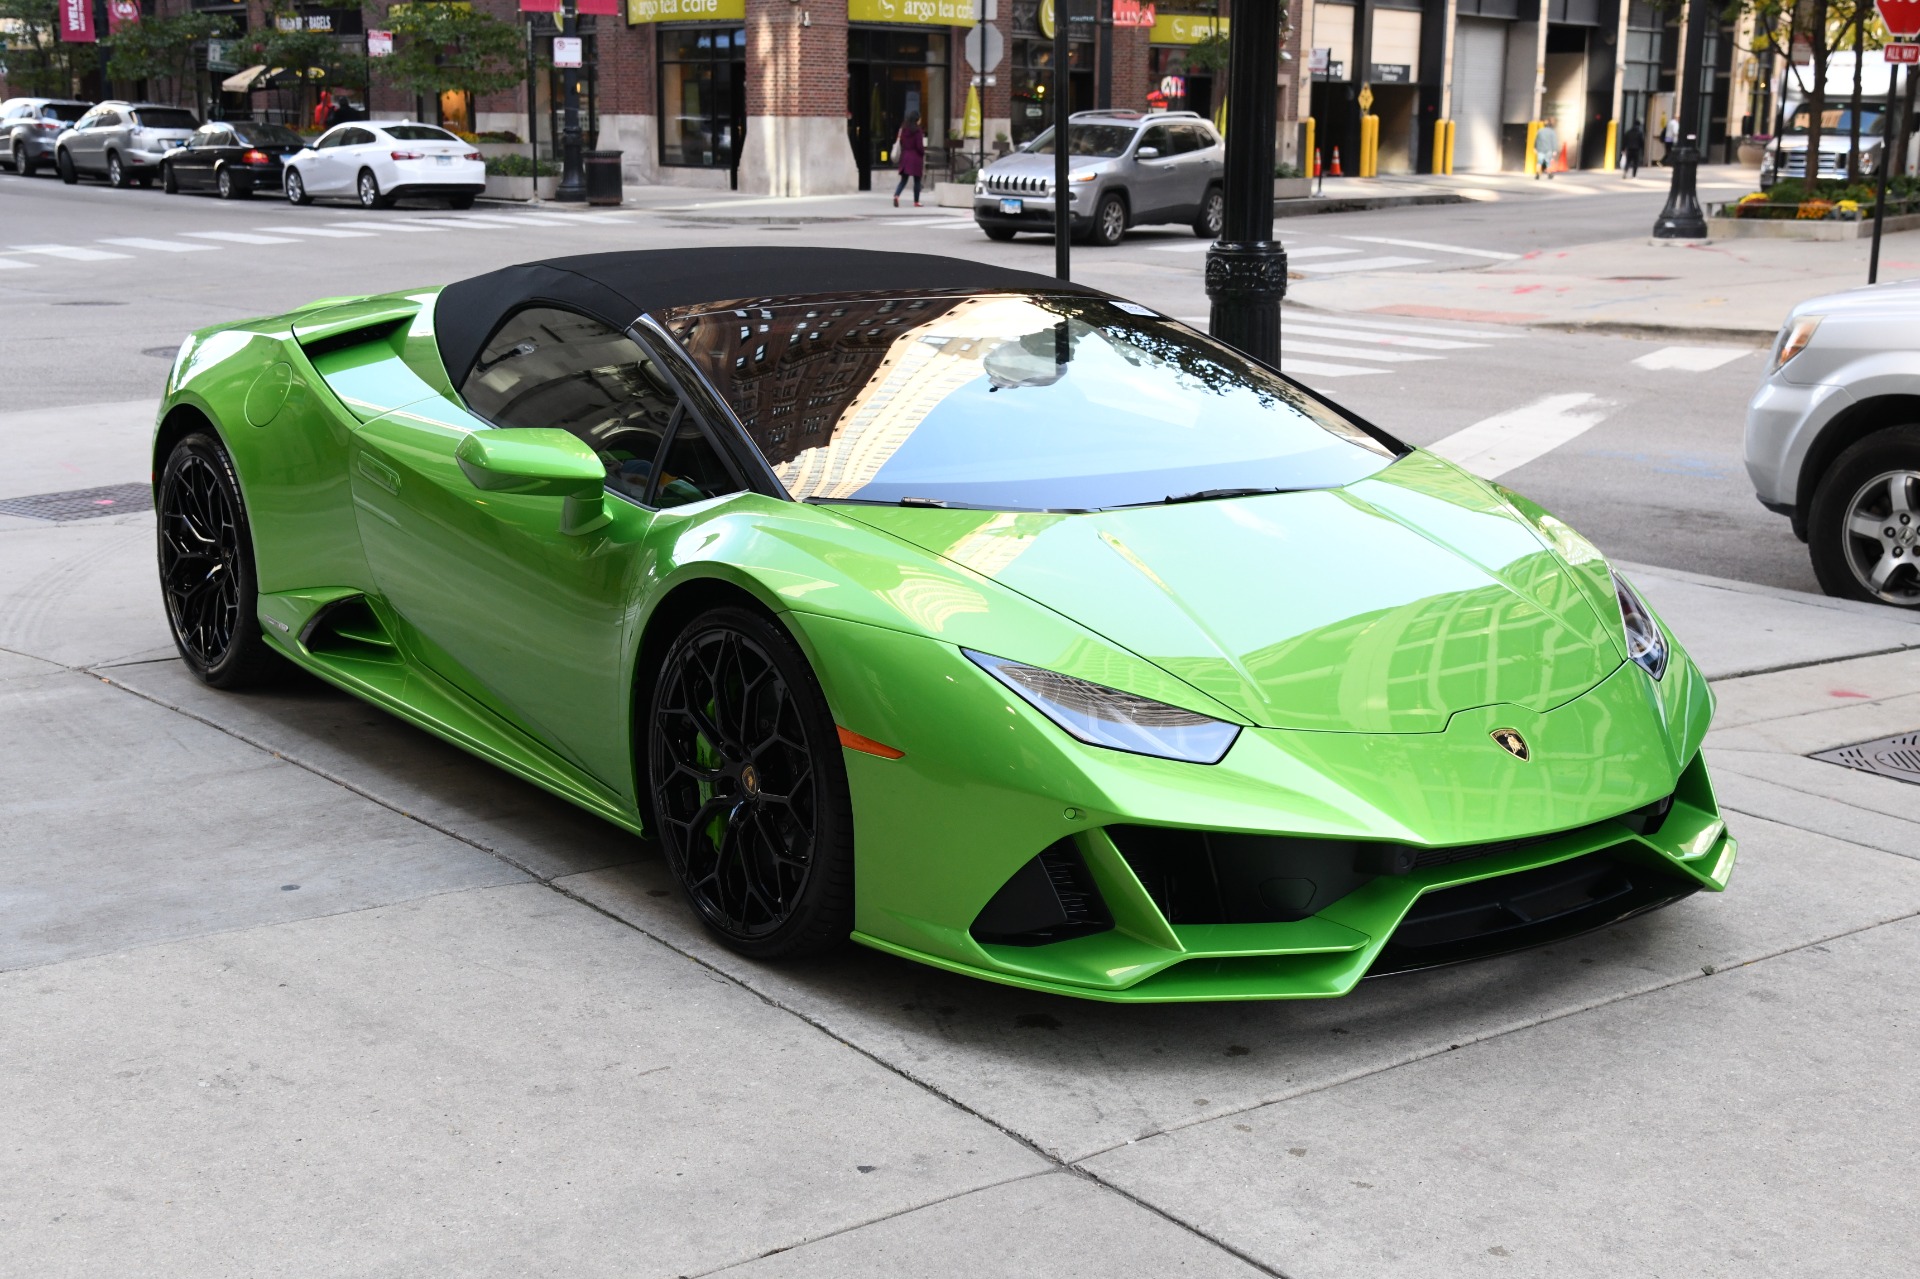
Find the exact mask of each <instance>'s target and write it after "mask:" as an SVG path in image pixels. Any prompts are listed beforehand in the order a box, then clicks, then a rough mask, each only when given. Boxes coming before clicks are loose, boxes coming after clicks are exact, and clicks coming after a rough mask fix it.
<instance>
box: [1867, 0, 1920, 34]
mask: <svg viewBox="0 0 1920 1279" xmlns="http://www.w3.org/2000/svg"><path fill="white" fill-rule="evenodd" d="M1874 4H1875V5H1876V6H1877V7H1878V8H1879V10H1880V21H1882V22H1884V23H1886V24H1887V30H1888V31H1891V32H1892V33H1893V34H1894V35H1897V36H1910V35H1914V34H1916V33H1920V0H1874Z"/></svg>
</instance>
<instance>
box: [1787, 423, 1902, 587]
mask: <svg viewBox="0 0 1920 1279" xmlns="http://www.w3.org/2000/svg"><path fill="white" fill-rule="evenodd" d="M1807 553H1808V555H1809V557H1810V558H1811V559H1812V560H1813V575H1814V576H1815V577H1817V578H1818V579H1819V580H1820V589H1821V590H1823V591H1825V592H1826V593H1827V594H1829V595H1833V596H1838V597H1839V598H1841V599H1853V600H1867V601H1871V602H1875V603H1880V604H1891V605H1893V606H1895V607H1896V608H1920V563H1915V560H1916V559H1920V425H1908V426H1896V427H1892V428H1890V429H1887V430H1884V431H1876V432H1874V433H1873V434H1872V435H1869V436H1868V437H1867V438H1866V439H1864V440H1861V441H1859V442H1858V443H1856V444H1854V445H1852V446H1851V447H1850V448H1848V449H1847V450H1846V451H1845V452H1843V453H1841V454H1840V456H1839V457H1837V458H1835V459H1834V463H1833V465H1832V466H1831V467H1830V468H1828V470H1827V473H1826V474H1825V475H1824V476H1822V477H1821V479H1820V486H1819V487H1818V488H1817V489H1816V490H1815V491H1814V495H1813V502H1812V510H1811V511H1810V512H1809V515H1808V518H1807Z"/></svg>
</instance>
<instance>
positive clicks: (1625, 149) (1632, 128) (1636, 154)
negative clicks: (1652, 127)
mask: <svg viewBox="0 0 1920 1279" xmlns="http://www.w3.org/2000/svg"><path fill="white" fill-rule="evenodd" d="M1646 149H1647V131H1646V130H1645V129H1643V128H1641V127H1640V122H1639V121H1638V120H1635V121H1634V122H1633V123H1632V124H1630V125H1628V126H1627V136H1626V137H1624V138H1622V139H1621V140H1620V167H1621V168H1623V169H1625V170H1626V171H1627V176H1628V177H1630V178H1631V177H1637V176H1638V175H1639V173H1640V162H1641V161H1642V160H1643V159H1645V158H1646V155H1645V153H1646Z"/></svg>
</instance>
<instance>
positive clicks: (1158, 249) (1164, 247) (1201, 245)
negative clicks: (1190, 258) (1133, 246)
mask: <svg viewBox="0 0 1920 1279" xmlns="http://www.w3.org/2000/svg"><path fill="white" fill-rule="evenodd" d="M1212 247H1213V241H1212V240H1199V239H1194V240H1181V241H1179V242H1178V243H1175V244H1149V245H1148V246H1147V249H1148V251H1149V252H1152V253H1205V252H1206V251H1207V250H1208V249H1211V248H1212Z"/></svg>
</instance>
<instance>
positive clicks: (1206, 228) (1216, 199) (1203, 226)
mask: <svg viewBox="0 0 1920 1279" xmlns="http://www.w3.org/2000/svg"><path fill="white" fill-rule="evenodd" d="M1226 224H1227V196H1226V193H1225V192H1224V191H1222V190H1221V189H1220V188H1219V187H1208V188H1207V193H1206V194H1205V195H1203V196H1201V197H1200V216H1198V217H1196V218H1195V219H1194V220H1193V233H1194V234H1195V235H1197V236H1199V237H1200V238H1201V239H1203V240H1217V239H1219V238H1220V229H1221V228H1222V227H1224V226H1225V225H1226Z"/></svg>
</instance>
